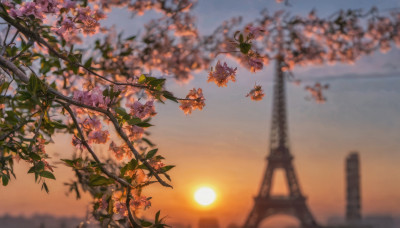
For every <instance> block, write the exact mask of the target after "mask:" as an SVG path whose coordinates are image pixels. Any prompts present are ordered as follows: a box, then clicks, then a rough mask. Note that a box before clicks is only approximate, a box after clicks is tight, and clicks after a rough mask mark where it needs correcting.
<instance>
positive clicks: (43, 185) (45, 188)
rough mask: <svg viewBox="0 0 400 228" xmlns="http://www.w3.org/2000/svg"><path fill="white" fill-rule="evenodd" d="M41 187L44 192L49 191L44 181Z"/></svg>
mask: <svg viewBox="0 0 400 228" xmlns="http://www.w3.org/2000/svg"><path fill="white" fill-rule="evenodd" d="M43 189H44V190H45V191H46V193H49V188H48V187H47V184H46V182H43V184H42V190H43Z"/></svg>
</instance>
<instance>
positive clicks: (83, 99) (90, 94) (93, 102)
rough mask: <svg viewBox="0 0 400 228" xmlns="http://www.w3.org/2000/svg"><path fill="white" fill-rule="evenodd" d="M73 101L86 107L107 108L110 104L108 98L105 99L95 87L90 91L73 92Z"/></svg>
mask: <svg viewBox="0 0 400 228" xmlns="http://www.w3.org/2000/svg"><path fill="white" fill-rule="evenodd" d="M73 99H74V100H76V101H78V102H80V103H82V104H84V105H88V106H93V107H99V108H107V106H108V105H109V104H110V102H111V101H110V98H109V97H105V96H104V95H103V92H102V91H101V90H100V88H99V87H95V88H94V89H93V90H91V91H80V90H77V91H75V92H74V96H73Z"/></svg>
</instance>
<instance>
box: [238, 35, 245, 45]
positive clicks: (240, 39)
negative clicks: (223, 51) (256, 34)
mask: <svg viewBox="0 0 400 228" xmlns="http://www.w3.org/2000/svg"><path fill="white" fill-rule="evenodd" d="M243 40H244V39H243V34H241V33H240V36H239V42H240V43H243Z"/></svg>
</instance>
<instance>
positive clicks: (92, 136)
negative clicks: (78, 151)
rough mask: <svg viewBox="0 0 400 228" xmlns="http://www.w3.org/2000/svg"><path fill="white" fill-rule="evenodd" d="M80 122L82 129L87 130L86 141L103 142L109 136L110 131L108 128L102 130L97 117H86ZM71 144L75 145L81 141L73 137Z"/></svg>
mask: <svg viewBox="0 0 400 228" xmlns="http://www.w3.org/2000/svg"><path fill="white" fill-rule="evenodd" d="M80 124H81V127H82V129H83V130H84V131H85V132H88V135H87V137H88V143H96V144H104V143H106V142H107V141H108V139H109V138H110V133H109V132H108V130H102V124H101V121H100V120H99V119H98V118H97V117H88V118H86V119H85V120H83V121H82V122H81V123H80ZM72 144H73V145H75V146H77V145H80V144H81V142H79V140H78V139H76V138H74V139H73V141H72Z"/></svg>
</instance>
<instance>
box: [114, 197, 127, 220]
mask: <svg viewBox="0 0 400 228" xmlns="http://www.w3.org/2000/svg"><path fill="white" fill-rule="evenodd" d="M113 212H114V215H113V219H115V220H121V219H123V218H125V217H126V216H128V210H127V208H126V204H125V202H121V201H115V202H114V207H113Z"/></svg>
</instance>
